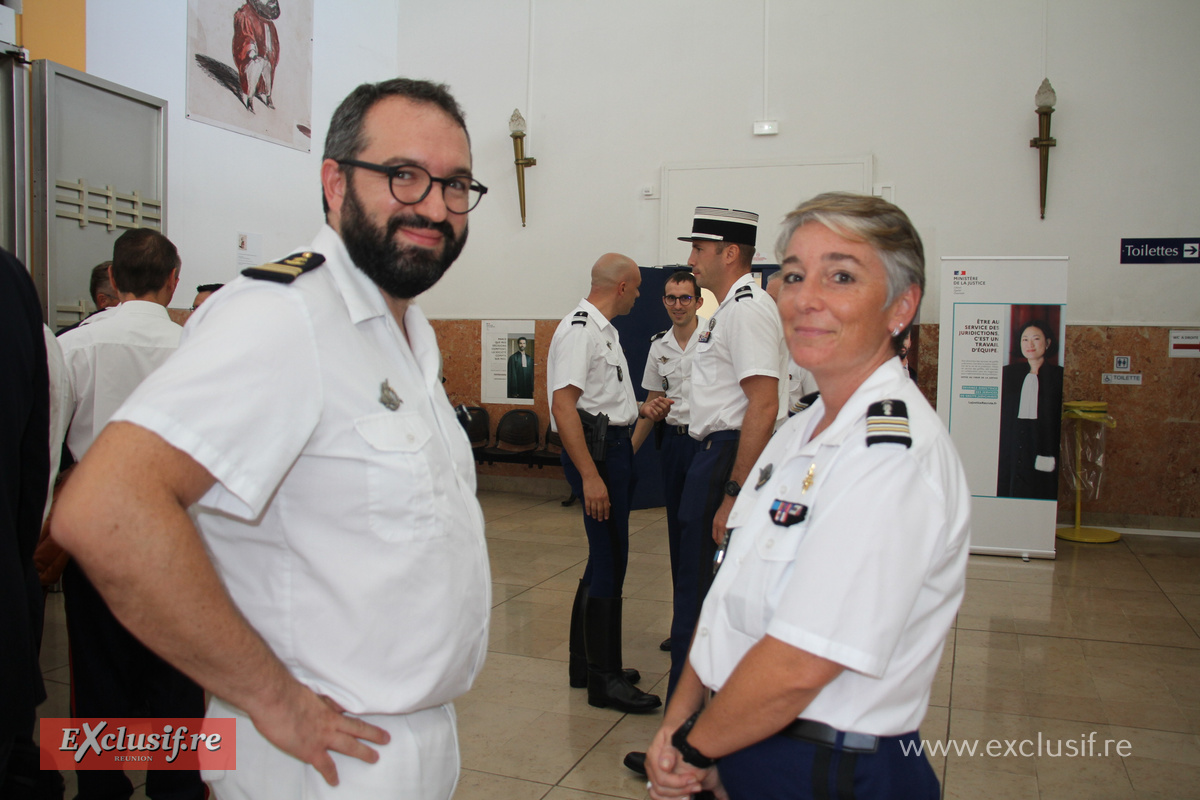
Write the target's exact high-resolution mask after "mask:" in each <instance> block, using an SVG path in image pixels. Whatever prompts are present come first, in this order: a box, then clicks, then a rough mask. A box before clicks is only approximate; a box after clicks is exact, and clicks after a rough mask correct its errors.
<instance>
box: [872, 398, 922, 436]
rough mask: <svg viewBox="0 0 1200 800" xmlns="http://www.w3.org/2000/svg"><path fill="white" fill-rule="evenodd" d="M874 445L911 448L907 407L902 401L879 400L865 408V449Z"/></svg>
mask: <svg viewBox="0 0 1200 800" xmlns="http://www.w3.org/2000/svg"><path fill="white" fill-rule="evenodd" d="M874 444H902V445H904V446H905V447H912V434H911V433H909V430H908V406H906V405H905V404H904V401H903V400H880V401H879V402H878V403H871V405H870V406H868V407H867V447H870V446H871V445H874Z"/></svg>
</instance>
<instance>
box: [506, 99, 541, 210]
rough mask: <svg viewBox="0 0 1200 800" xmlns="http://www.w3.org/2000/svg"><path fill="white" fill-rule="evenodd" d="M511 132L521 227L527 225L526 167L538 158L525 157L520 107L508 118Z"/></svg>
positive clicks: (523, 128) (523, 120) (523, 129)
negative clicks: (519, 199)
mask: <svg viewBox="0 0 1200 800" xmlns="http://www.w3.org/2000/svg"><path fill="white" fill-rule="evenodd" d="M508 130H509V134H510V135H511V136H512V140H513V154H514V156H515V159H514V160H513V163H514V164H516V165H517V194H518V195H519V196H520V198H521V227H522V228H524V227H525V168H526V167H532V166H533V165H534V164H536V163H537V159H536V158H526V157H525V118H524V117H522V116H521V112H520V111H519V110H518V109H515V108H514V109H513V113H512V117H511V118H510V119H509V120H508Z"/></svg>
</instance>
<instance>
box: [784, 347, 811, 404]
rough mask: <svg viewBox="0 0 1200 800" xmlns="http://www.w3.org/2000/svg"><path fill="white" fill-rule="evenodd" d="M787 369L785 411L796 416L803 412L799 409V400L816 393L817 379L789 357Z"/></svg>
mask: <svg viewBox="0 0 1200 800" xmlns="http://www.w3.org/2000/svg"><path fill="white" fill-rule="evenodd" d="M787 368H788V372H787V376H788V404H787V405H788V407H787V410H788V411H789V412H791V413H792V414H796V413H799V412H800V411H803V410H804V409H802V408H800V407H799V404H800V398H801V397H804V396H805V395H808V394H812V393H813V392H815V391H817V379H816V378H814V377H813V376H812V373H811V372H809V371H808V370H806V369H805V368H804V367H802V366H800V365H799V364H797V363H796V362H795V361H793V360H792V359H791V357H789V358H788V364H787Z"/></svg>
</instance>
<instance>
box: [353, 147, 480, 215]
mask: <svg viewBox="0 0 1200 800" xmlns="http://www.w3.org/2000/svg"><path fill="white" fill-rule="evenodd" d="M337 163H339V164H341V165H343V166H347V167H362V168H363V169H369V170H371V171H372V172H378V173H381V174H383V175H387V176H388V188H389V189H390V190H391V192H392V197H394V198H396V202H398V203H403V204H404V205H406V206H415V205H416V204H417V203H419V202H421V201H422V200H424V199H425V198H426V197H428V196H429V190H430V189H432V188H433V185H434V184H435V183H440V184H441V185H442V200H443V201H444V202H445V203H446V210H447V211H449V212H450V213H452V214H466V213H467V212H468V211H470V210H472V209H473V208H475V206H477V205H479V201H480V200H481V199H482V198H483V196H484V195H485V194H487V187H486V186H484V185H483V184H482V183H480V182H479V181H477V180H475V179H474V178H472V177H471V176H470V175H451V176H450V177H449V178H435V177H433V176H432V175H430V174H429V170H427V169H425V168H424V167H420V166H417V165H416V164H398V165H396V166H394V167H386V166H384V165H383V164H371V163H369V162H367V161H357V160H355V159H353V158H343V159H338V162H337Z"/></svg>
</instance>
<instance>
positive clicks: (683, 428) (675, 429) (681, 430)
mask: <svg viewBox="0 0 1200 800" xmlns="http://www.w3.org/2000/svg"><path fill="white" fill-rule="evenodd" d="M667 431H669V432H670V433H673V434H675V435H676V436H687V433H688V426H687V425H668V426H667Z"/></svg>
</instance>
